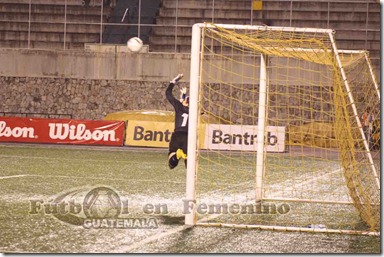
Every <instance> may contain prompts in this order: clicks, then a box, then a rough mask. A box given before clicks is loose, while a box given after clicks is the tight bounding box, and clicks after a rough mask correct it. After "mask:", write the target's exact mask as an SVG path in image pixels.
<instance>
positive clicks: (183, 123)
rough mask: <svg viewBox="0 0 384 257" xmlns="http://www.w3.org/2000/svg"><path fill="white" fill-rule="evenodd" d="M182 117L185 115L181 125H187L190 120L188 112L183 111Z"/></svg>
mask: <svg viewBox="0 0 384 257" xmlns="http://www.w3.org/2000/svg"><path fill="white" fill-rule="evenodd" d="M181 116H182V117H183V122H182V123H181V126H182V127H185V126H186V125H187V122H188V116H189V115H188V113H183V114H182V115H181Z"/></svg>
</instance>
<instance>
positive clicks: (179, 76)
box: [165, 74, 184, 106]
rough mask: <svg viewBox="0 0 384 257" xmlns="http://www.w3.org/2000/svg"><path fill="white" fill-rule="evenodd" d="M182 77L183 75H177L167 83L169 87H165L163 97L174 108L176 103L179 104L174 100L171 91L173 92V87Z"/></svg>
mask: <svg viewBox="0 0 384 257" xmlns="http://www.w3.org/2000/svg"><path fill="white" fill-rule="evenodd" d="M183 76H184V75H183V74H179V75H177V76H176V77H175V78H174V79H173V80H171V81H170V82H169V85H168V87H167V90H166V91H165V96H166V97H167V99H168V101H169V102H170V103H171V104H172V105H173V106H175V103H176V101H177V102H179V100H178V99H176V98H175V97H174V95H173V94H172V90H173V87H174V86H175V84H176V83H177V82H178V81H179V80H180V79H181V78H182V77H183Z"/></svg>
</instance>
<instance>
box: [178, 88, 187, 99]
mask: <svg viewBox="0 0 384 257" xmlns="http://www.w3.org/2000/svg"><path fill="white" fill-rule="evenodd" d="M186 96H187V88H186V87H183V88H181V89H180V102H183V101H184V100H185V97H186Z"/></svg>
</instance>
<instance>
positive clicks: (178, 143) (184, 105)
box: [165, 74, 189, 169]
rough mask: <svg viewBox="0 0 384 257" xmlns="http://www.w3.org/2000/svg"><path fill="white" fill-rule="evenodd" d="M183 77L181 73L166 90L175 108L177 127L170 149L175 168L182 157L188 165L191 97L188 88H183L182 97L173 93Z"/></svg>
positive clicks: (172, 164)
mask: <svg viewBox="0 0 384 257" xmlns="http://www.w3.org/2000/svg"><path fill="white" fill-rule="evenodd" d="M182 77H183V74H179V75H177V76H176V77H175V78H174V79H173V80H171V81H170V83H169V85H168V88H167V90H166V92H165V95H166V97H167V99H168V101H169V102H170V103H171V104H172V106H173V108H174V109H175V129H174V132H173V133H172V136H171V141H170V142H169V151H168V166H169V168H170V169H173V168H175V167H176V166H177V165H178V164H179V160H180V159H184V163H185V166H186V165H187V150H188V147H187V146H188V116H189V97H188V96H187V90H186V88H183V89H182V90H181V97H180V99H176V98H175V97H174V96H173V94H172V90H173V87H174V86H175V84H176V83H177V82H178V81H179V80H180V79H181V78H182Z"/></svg>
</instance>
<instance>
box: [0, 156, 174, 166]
mask: <svg viewBox="0 0 384 257" xmlns="http://www.w3.org/2000/svg"><path fill="white" fill-rule="evenodd" d="M164 156H165V157H164V160H166V158H167V157H166V155H164ZM3 157H4V158H19V159H44V160H53V161H55V160H60V161H61V160H62V161H86V162H88V161H92V162H114V163H115V162H124V163H134V164H137V163H140V164H141V163H142V162H135V161H129V160H108V159H102V160H101V159H80V158H52V157H47V156H20V155H0V158H3ZM146 163H151V162H146ZM152 163H156V164H157V163H158V162H152Z"/></svg>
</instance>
